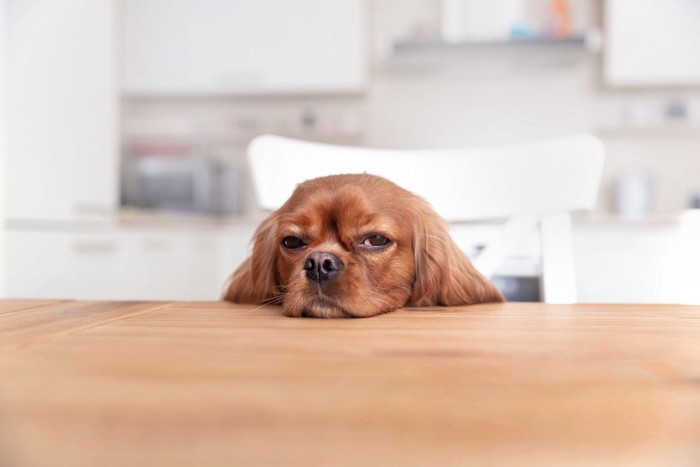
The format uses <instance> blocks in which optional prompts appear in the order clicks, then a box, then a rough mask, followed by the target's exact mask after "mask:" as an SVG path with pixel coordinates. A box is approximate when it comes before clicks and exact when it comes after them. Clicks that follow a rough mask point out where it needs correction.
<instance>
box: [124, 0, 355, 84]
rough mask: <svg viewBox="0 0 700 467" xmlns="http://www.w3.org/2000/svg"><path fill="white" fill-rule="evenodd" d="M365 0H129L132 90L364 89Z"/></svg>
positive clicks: (127, 77) (127, 60)
mask: <svg viewBox="0 0 700 467" xmlns="http://www.w3.org/2000/svg"><path fill="white" fill-rule="evenodd" d="M365 3H366V2H365V0H333V1H327V0H245V1H243V0H239V1H230V0H124V1H123V2H122V6H123V8H122V11H121V14H122V20H121V25H122V27H121V40H122V44H123V67H122V68H123V75H122V76H123V83H122V85H123V90H124V91H125V92H126V93H130V94H269V93H271V94H275V93H324V92H357V91H360V90H362V89H363V88H364V87H365V84H366V80H367V64H366V11H365V10H366V4H365Z"/></svg>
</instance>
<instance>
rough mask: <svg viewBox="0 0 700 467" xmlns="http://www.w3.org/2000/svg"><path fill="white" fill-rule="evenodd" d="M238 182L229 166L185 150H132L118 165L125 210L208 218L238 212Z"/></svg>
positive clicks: (156, 147)
mask: <svg viewBox="0 0 700 467" xmlns="http://www.w3.org/2000/svg"><path fill="white" fill-rule="evenodd" d="M238 185H239V180H238V177H237V171H236V170H235V169H234V168H233V166H232V165H231V164H230V163H227V162H226V161H224V160H222V159H219V158H216V157H214V156H207V155H200V154H193V153H192V151H191V150H190V149H189V148H187V147H185V146H182V147H180V146H177V147H172V146H147V147H141V148H135V149H134V150H132V151H131V153H130V154H129V155H128V156H127V157H125V158H124V161H123V164H122V193H121V202H122V206H125V207H136V208H144V209H158V210H170V211H179V212H190V213H199V214H209V215H220V216H223V215H229V214H234V213H236V212H238V211H239V208H240V203H239V196H238V189H237V188H238Z"/></svg>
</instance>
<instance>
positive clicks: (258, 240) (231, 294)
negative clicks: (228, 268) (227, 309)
mask: <svg viewBox="0 0 700 467" xmlns="http://www.w3.org/2000/svg"><path fill="white" fill-rule="evenodd" d="M276 235H277V216H276V215H275V213H273V214H272V215H270V216H269V217H268V218H267V219H265V220H264V221H263V223H262V224H260V226H259V227H258V229H257V230H256V231H255V235H254V241H253V252H252V253H251V255H250V257H248V258H247V259H246V260H245V261H244V262H243V264H241V265H240V266H239V268H238V269H236V271H235V272H234V273H233V275H232V276H231V279H230V280H229V284H228V287H227V291H226V293H225V295H224V299H226V300H228V301H230V302H236V303H262V302H264V301H266V300H269V299H271V298H274V297H275V295H276V293H277V277H276V274H275V263H276V260H277V245H276V243H275V238H276Z"/></svg>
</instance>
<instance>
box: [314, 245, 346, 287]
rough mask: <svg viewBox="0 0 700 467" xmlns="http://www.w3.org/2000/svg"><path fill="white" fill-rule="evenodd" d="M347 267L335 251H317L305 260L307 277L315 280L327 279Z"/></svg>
mask: <svg viewBox="0 0 700 467" xmlns="http://www.w3.org/2000/svg"><path fill="white" fill-rule="evenodd" d="M344 267H345V263H343V261H342V260H341V259H340V258H338V257H337V256H336V255H334V254H333V253H323V252H319V251H315V252H313V253H311V254H310V255H309V256H308V257H307V258H306V261H305V262H304V271H306V277H308V278H309V279H311V280H314V281H318V282H321V281H325V280H328V279H330V278H331V277H332V276H333V275H335V274H336V273H337V272H339V271H341V270H342V269H343V268H344Z"/></svg>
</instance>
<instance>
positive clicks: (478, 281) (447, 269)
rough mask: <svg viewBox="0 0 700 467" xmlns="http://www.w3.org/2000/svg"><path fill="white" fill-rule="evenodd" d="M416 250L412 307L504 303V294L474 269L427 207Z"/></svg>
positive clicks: (421, 212) (419, 221)
mask: <svg viewBox="0 0 700 467" xmlns="http://www.w3.org/2000/svg"><path fill="white" fill-rule="evenodd" d="M417 216H418V219H417V222H416V223H415V225H414V233H413V249H414V255H415V267H416V278H415V282H414V284H413V294H412V295H411V299H410V300H409V305H413V306H434V305H441V306H457V305H468V304H474V303H485V302H503V301H505V299H504V298H503V295H502V294H501V292H500V291H499V290H498V289H497V288H496V287H495V286H494V285H493V284H492V283H491V282H489V280H488V279H486V278H485V277H484V276H483V275H481V273H480V272H479V271H477V270H476V268H474V266H473V265H472V264H471V261H469V258H467V256H466V255H465V254H464V252H463V251H462V250H461V249H460V248H459V247H458V246H457V245H456V244H455V242H454V240H453V239H452V236H451V235H450V233H449V231H448V230H447V227H446V225H445V223H444V221H443V220H442V219H441V218H440V217H439V216H438V215H437V214H436V213H435V212H434V211H433V210H432V208H430V207H429V206H424V207H423V209H420V210H419V211H418V213H417Z"/></svg>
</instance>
